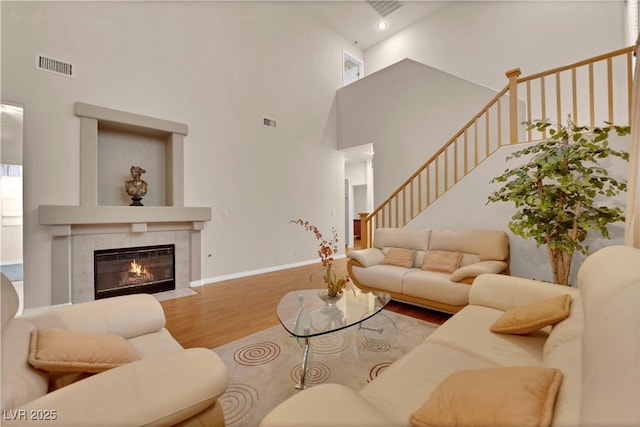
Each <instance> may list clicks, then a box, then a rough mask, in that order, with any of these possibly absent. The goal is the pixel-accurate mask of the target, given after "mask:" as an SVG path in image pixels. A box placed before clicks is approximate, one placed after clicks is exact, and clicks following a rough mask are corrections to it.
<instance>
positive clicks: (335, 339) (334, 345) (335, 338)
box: [311, 332, 349, 354]
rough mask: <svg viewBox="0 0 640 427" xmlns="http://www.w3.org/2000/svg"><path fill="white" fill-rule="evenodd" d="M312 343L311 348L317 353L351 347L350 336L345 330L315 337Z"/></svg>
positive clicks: (336, 351)
mask: <svg viewBox="0 0 640 427" xmlns="http://www.w3.org/2000/svg"><path fill="white" fill-rule="evenodd" d="M311 343H312V345H311V349H312V350H313V352H314V353H316V354H334V353H340V352H341V351H342V350H344V349H346V348H347V347H349V338H348V337H347V336H346V334H345V333H344V332H334V333H332V334H324V335H320V336H317V337H313V338H312V339H311Z"/></svg>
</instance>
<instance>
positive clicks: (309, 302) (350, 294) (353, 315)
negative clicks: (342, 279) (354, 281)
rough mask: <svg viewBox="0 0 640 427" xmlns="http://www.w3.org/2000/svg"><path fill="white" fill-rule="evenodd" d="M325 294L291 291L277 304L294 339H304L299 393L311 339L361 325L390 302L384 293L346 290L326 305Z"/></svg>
mask: <svg viewBox="0 0 640 427" xmlns="http://www.w3.org/2000/svg"><path fill="white" fill-rule="evenodd" d="M322 291H323V289H305V290H300V291H292V292H289V293H288V294H286V295H285V296H284V297H282V299H281V300H280V303H278V319H279V320H280V323H282V326H284V328H285V329H286V330H287V332H289V333H290V334H291V335H293V336H294V337H296V338H297V339H299V340H300V339H302V342H301V344H302V367H301V372H300V379H299V381H298V384H297V385H296V388H297V389H299V390H302V389H304V388H305V387H306V385H305V377H306V373H307V362H308V358H309V351H310V348H311V343H310V341H309V338H311V337H315V336H319V335H324V334H328V333H331V332H335V331H339V330H341V329H345V328H348V327H350V326H354V325H358V324H361V323H362V322H364V321H365V320H367V319H369V318H370V317H372V316H374V315H376V314H378V313H379V312H380V311H381V310H382V309H383V308H384V307H385V306H386V305H387V304H388V303H389V300H390V299H391V297H390V296H389V294H386V293H384V292H364V291H361V290H360V289H358V288H356V287H355V286H352V287H350V288H348V289H344V290H343V291H342V292H343V293H342V296H341V297H340V298H339V299H337V300H335V301H327V300H325V299H322V298H321V297H320V295H321V293H322ZM363 328H365V327H364V326H363ZM380 332H381V331H380Z"/></svg>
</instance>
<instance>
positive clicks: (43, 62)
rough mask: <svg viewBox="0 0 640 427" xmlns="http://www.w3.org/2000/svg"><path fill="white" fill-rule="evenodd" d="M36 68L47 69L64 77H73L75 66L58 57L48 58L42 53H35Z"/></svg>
mask: <svg viewBox="0 0 640 427" xmlns="http://www.w3.org/2000/svg"><path fill="white" fill-rule="evenodd" d="M36 69H38V70H42V71H49V72H50V73H55V74H58V75H61V76H66V77H75V72H76V67H75V65H73V64H71V63H69V62H65V61H60V60H59V59H53V58H49V57H47V56H44V55H37V54H36Z"/></svg>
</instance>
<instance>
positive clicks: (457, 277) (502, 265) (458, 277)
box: [451, 260, 509, 282]
mask: <svg viewBox="0 0 640 427" xmlns="http://www.w3.org/2000/svg"><path fill="white" fill-rule="evenodd" d="M508 267H509V264H507V263H506V262H504V261H493V260H489V261H479V262H474V263H473V264H469V265H465V266H464V267H460V268H458V269H457V270H456V271H454V272H453V273H451V281H452V282H460V281H462V280H464V279H469V278H473V277H477V276H479V275H481V274H485V273H492V274H498V273H502V272H503V271H506V270H507V268H508Z"/></svg>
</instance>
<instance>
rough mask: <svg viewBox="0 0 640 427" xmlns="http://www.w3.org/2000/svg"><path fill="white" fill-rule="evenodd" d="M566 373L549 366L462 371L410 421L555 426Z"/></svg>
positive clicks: (426, 426)
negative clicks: (556, 404)
mask: <svg viewBox="0 0 640 427" xmlns="http://www.w3.org/2000/svg"><path fill="white" fill-rule="evenodd" d="M561 383H562V372H560V371H559V370H558V369H550V368H543V367H538V366H535V367H522V366H518V367H507V368H489V369H478V370H467V371H459V372H456V373H454V374H452V375H450V376H449V377H447V379H446V380H444V381H443V382H442V383H441V384H439V385H438V387H437V388H436V390H435V391H434V392H433V393H432V394H431V396H430V397H429V399H428V400H427V401H426V402H425V403H424V404H423V405H422V406H421V407H420V408H419V409H418V410H417V411H415V412H414V413H413V414H411V416H410V418H409V420H410V422H411V425H412V426H414V427H431V426H443V425H463V426H515V425H525V426H529V425H531V426H534V425H535V426H541V427H543V426H549V425H551V421H552V419H553V408H554V404H555V400H556V395H557V394H558V390H559V389H560V384H561Z"/></svg>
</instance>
